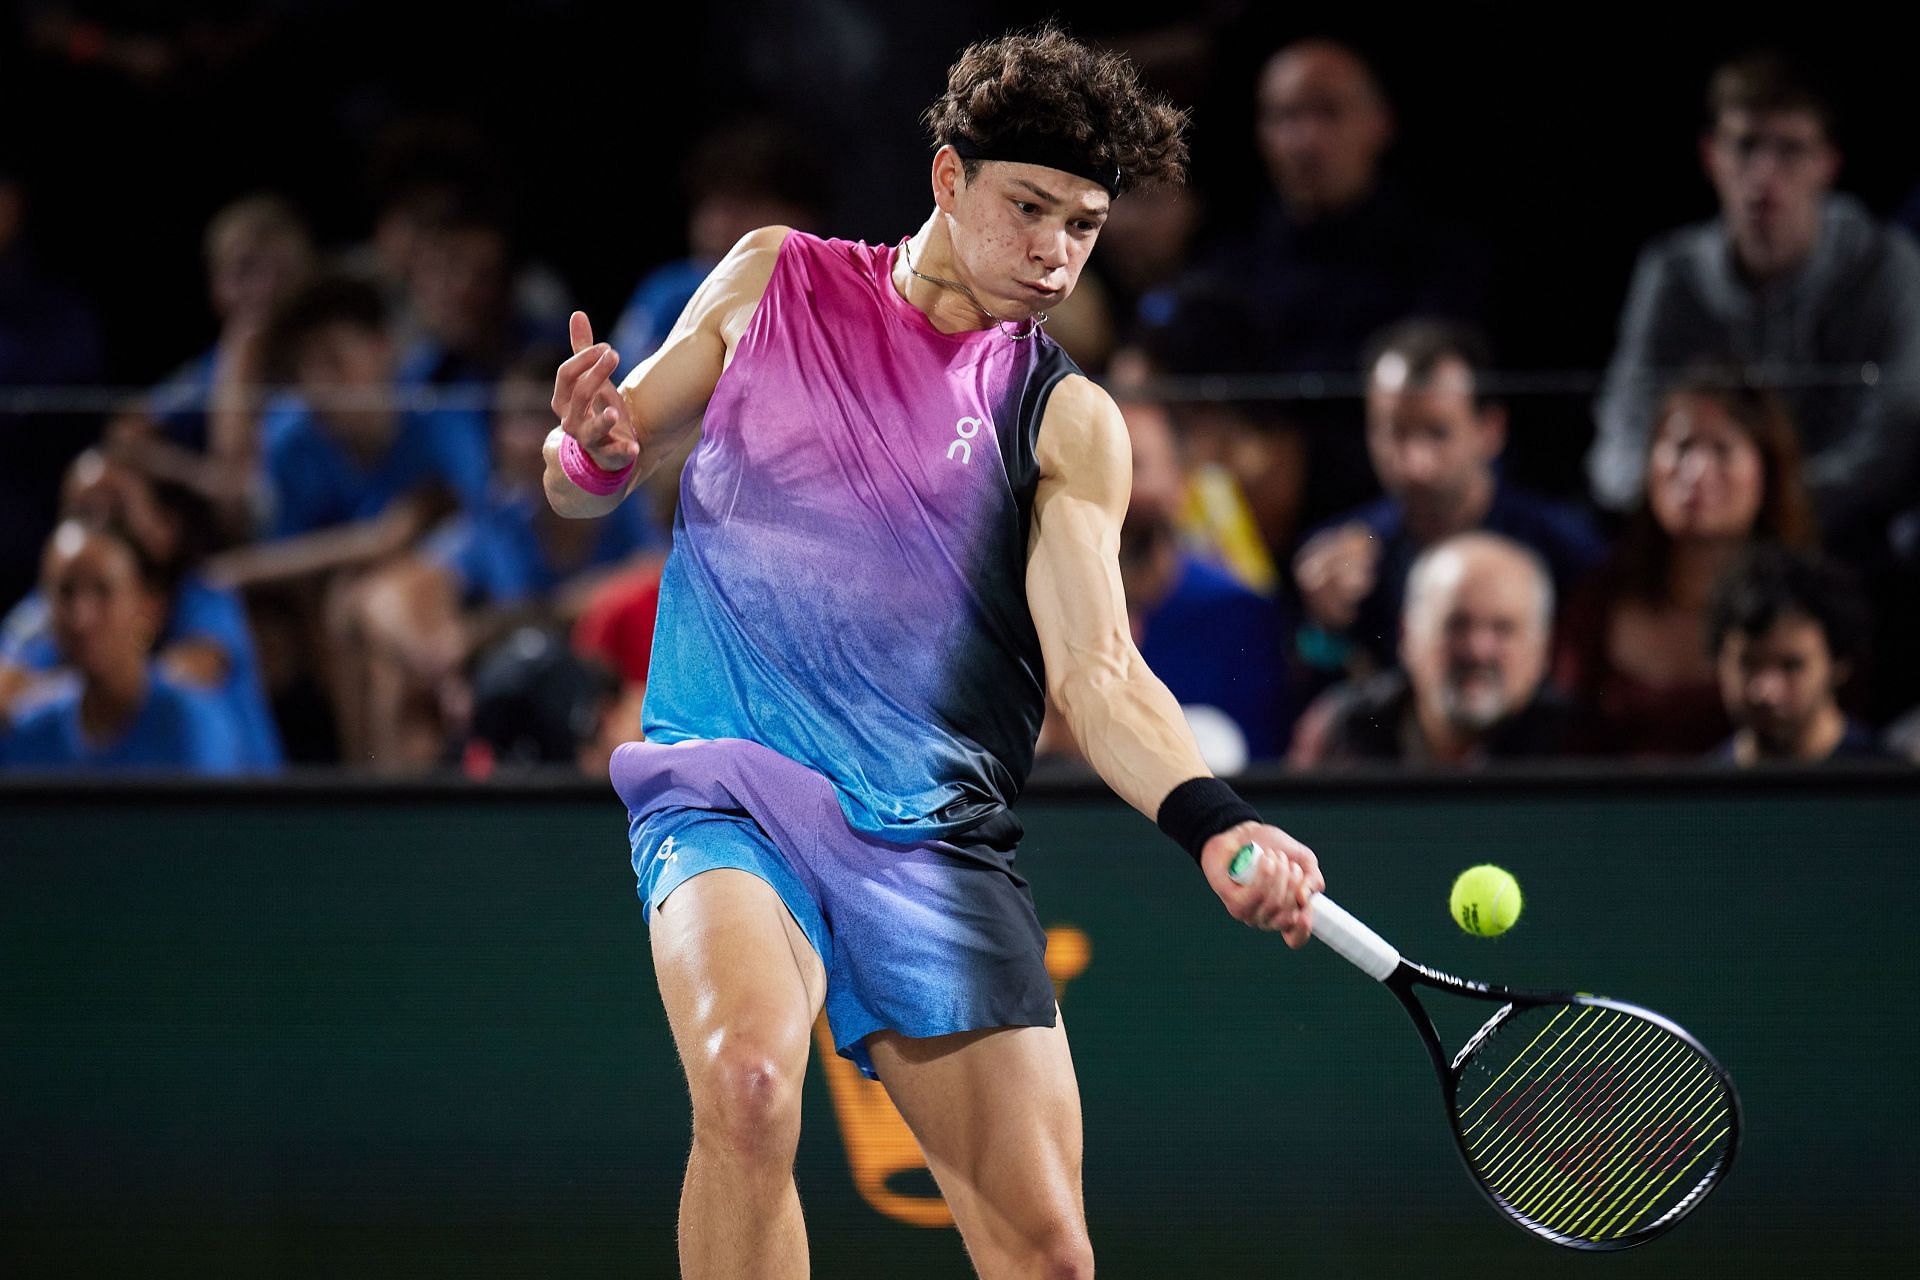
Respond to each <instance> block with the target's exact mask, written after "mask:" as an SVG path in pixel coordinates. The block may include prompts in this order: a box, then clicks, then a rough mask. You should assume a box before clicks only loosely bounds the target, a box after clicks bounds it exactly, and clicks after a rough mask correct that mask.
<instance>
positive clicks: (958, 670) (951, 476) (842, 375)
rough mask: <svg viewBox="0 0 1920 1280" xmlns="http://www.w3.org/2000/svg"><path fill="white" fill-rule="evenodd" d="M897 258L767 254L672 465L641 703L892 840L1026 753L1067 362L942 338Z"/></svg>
mask: <svg viewBox="0 0 1920 1280" xmlns="http://www.w3.org/2000/svg"><path fill="white" fill-rule="evenodd" d="M896 252H897V249H895V248H893V247H889V246H884V245H882V246H873V245H867V244H860V243H853V242H850V241H843V240H820V239H818V238H816V237H813V236H809V235H805V234H802V233H800V232H794V233H792V234H790V235H789V236H788V237H787V240H786V242H785V244H784V245H783V247H782V248H781V250H780V253H779V257H778V260H777V263H776V265H775V267H774V270H773V275H772V278H771V279H770V280H769V281H768V283H767V290H766V294H765V297H764V298H763V299H762V300H761V302H760V305H759V307H758V309H757V310H756V311H755V313H754V315H753V318H752V320H751V321H750V322H749V324H748V326H747V330H746V333H745V334H744V335H743V336H742V338H741V340H740V343H739V346H738V348H737V349H736V351H735V353H734V356H733V360H732V363H731V364H729V365H728V367H727V369H726V371H725V373H723V374H722V375H721V378H720V381H719V384H718V386H717V387H716V388H715V391H714V395H713V399H712V401H711V403H710V404H709V405H708V408H707V411H706V416H705V420H704V424H703V433H702V438H701V440H700V443H699V445H698V446H697V447H696V448H695V450H694V452H693V455H692V457H691V458H690V459H689V460H688V462H687V465H686V469H685V471H684V472H683V474H682V476H681V481H680V504H679V509H678V512H677V514H676V516H675V518H674V533H673V550H672V553H671V554H670V555H669V557H668V560H667V565H666V569H665V571H664V575H663V578H662V582H661V593H660V619H659V626H658V630H657V631H656V633H655V638H654V648H653V658H652V666H651V669H650V672H649V678H648V685H647V697H646V706H645V711H644V717H643V718H644V723H645V728H646V735H647V738H648V740H649V741H652V742H665V743H672V742H682V741H688V740H699V739H716V738H743V739H747V740H749V741H752V742H756V743H759V744H761V745H763V746H765V747H768V748H771V749H772V750H774V751H776V752H778V753H780V754H781V755H783V756H786V757H788V758H789V759H792V760H794V761H797V762H799V763H800V764H803V765H806V766H807V767H808V768H811V769H813V770H815V771H817V772H818V773H820V774H822V775H824V776H825V777H826V778H827V779H828V780H829V781H831V782H832V783H833V784H834V787H835V790H836V791H837V793H838V796H839V799H840V803H841V808H842V810H843V811H844V813H845V815H846V818H847V821H848V823H849V825H851V826H852V827H854V828H855V829H856V830H859V831H862V832H865V833H867V834H869V835H874V836H878V837H881V838H884V839H887V840H890V841H898V842H901V843H910V842H914V841H918V840H924V839H929V838H939V839H946V838H950V837H952V836H956V835H959V834H960V833H962V832H966V831H970V830H976V829H978V828H980V827H981V824H983V823H986V822H987V821H988V820H990V819H993V818H996V817H998V816H1001V815H1004V814H1005V813H1006V810H1007V808H1008V807H1009V806H1010V805H1011V804H1012V803H1013V801H1014V800H1015V799H1016V798H1017V796H1018V795H1019V792H1020V789H1021V787H1022V786H1023V785H1024V783H1025V781H1026V777H1027V774H1028V771H1029V770H1030V769H1031V767H1032V764H1033V747H1034V739H1035V736H1036V735H1037V734H1038V732H1039V727H1040V718H1041V713H1042V710H1043V691H1044V683H1045V682H1044V676H1043V671H1042V665H1041V656H1040V645H1039V640H1038V637H1037V636H1036V634H1035V632H1034V626H1033V618H1032V616H1031V614H1030V613H1029V611H1028V609H1027V601H1026V559H1027V541H1028V530H1029V527H1030V521H1031V518H1032V507H1033V497H1034V490H1035V488H1036V486H1037V483H1038V479H1039V468H1038V465H1037V463H1036V462H1035V459H1034V447H1035V442H1036V440H1037V437H1038V434H1039V429H1040V420H1041V417H1042V415H1043V413H1044V412H1045V409H1046V404H1047V399H1048V397H1049V395H1050V394H1051V392H1052V391H1053V388H1054V387H1055V386H1056V385H1058V383H1059V381H1060V379H1061V378H1063V377H1065V376H1067V375H1069V374H1072V373H1077V372H1079V370H1078V369H1077V368H1076V367H1075V366H1074V364H1073V362H1072V361H1071V360H1070V359H1069V358H1068V357H1067V355H1066V353H1065V352H1064V351H1062V350H1061V349H1060V347H1059V346H1058V344H1056V343H1054V342H1053V341H1052V340H1051V339H1050V338H1048V337H1047V336H1046V335H1045V334H1041V335H1039V336H1036V337H1035V338H1033V339H1031V340H1026V341H1015V340H1012V339H1011V338H1010V337H1009V331H1008V330H1006V329H1002V328H990V329H984V330H975V331H969V332H964V333H955V334H944V333H941V332H940V331H939V330H937V329H935V328H934V327H933V325H932V323H931V322H930V321H929V320H928V319H927V317H926V315H925V314H924V313H923V312H921V311H920V310H919V309H918V308H916V307H914V306H912V305H911V304H910V303H908V302H907V301H906V300H905V299H904V298H902V297H901V296H900V295H899V293H898V292H897V291H896V290H895V289H894V287H893V283H892V280H891V272H892V268H893V261H894V254H895V253H896ZM996 825H997V824H996ZM1016 829H1017V828H1016Z"/></svg>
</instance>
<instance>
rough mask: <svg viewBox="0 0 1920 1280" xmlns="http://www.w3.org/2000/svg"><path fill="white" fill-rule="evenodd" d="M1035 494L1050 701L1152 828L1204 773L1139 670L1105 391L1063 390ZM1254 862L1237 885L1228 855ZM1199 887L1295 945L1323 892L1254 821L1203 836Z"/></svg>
mask: <svg viewBox="0 0 1920 1280" xmlns="http://www.w3.org/2000/svg"><path fill="white" fill-rule="evenodd" d="M1039 462H1040V486H1039V490H1038V492H1037V493H1036V494H1035V495H1034V502H1033V534H1032V541H1031V543H1030V545H1029V547H1028V551H1027V604H1028V608H1029V609H1030V610H1031V612H1032V614H1033V621H1034V626H1035V628H1036V629H1037V630H1038V632H1039V635H1040V649H1041V653H1042V655H1043V656H1044V657H1045V659H1046V664H1047V691H1048V692H1049V693H1050V694H1051V695H1052V696H1053V701H1054V704H1055V705H1056V706H1058V707H1059V708H1060V713H1061V715H1063V716H1064V717H1065V718H1066V721H1067V724H1068V727H1070V728H1071V729H1072V730H1073V736H1074V738H1075V739H1076V740H1077V741H1078V742H1079V743H1080V747H1081V750H1082V751H1083V752H1084V753H1085V754H1086V757H1087V760H1088V762H1089V763H1091V764H1092V765H1093V767H1094V768H1095V769H1096V770H1097V771H1098V772H1099V774H1100V776H1101V777H1102V778H1104V779H1105V780H1106V782H1107V785H1108V786H1110V787H1112V788H1113V789H1114V790H1115V791H1116V792H1118V793H1119V795H1120V797H1121V798H1122V799H1123V800H1125V801H1126V802H1127V803H1128V804H1130V805H1132V806H1133V807H1134V808H1136V809H1138V810H1139V811H1140V812H1141V813H1144V814H1145V815H1147V817H1148V818H1150V819H1155V820H1157V819H1158V818H1159V816H1160V812H1161V807H1162V804H1163V802H1164V801H1166V799H1167V797H1168V795H1169V794H1170V793H1171V792H1172V791H1173V790H1174V789H1175V788H1176V787H1179V786H1180V785H1181V784H1182V783H1185V782H1189V781H1191V780H1193V779H1196V778H1205V777H1207V776H1208V774H1209V770H1208V769H1207V766H1206V763H1205V761H1203V760H1202V759H1201V757H1200V749H1199V747H1198V746H1197V745H1195V743H1194V741H1193V734H1192V733H1191V732H1190V731H1189V730H1188V729H1187V722H1186V717H1185V716H1183V715H1182V714H1181V712H1180V706H1179V704H1178V703H1177V702H1175V701H1174V698H1173V695H1172V694H1171V693H1168V692H1167V687H1166V686H1165V685H1164V684H1161V683H1160V680H1159V678H1158V677H1156V676H1155V675H1154V674H1153V672H1151V671H1149V670H1148V669H1147V664H1146V662H1145V661H1143V660H1142V659H1141V657H1140V651H1139V650H1138V649H1137V648H1135V647H1134V643H1133V635H1132V632H1131V630H1130V629H1129V627H1128V625H1127V606H1126V599H1125V597H1124V595H1123V593H1122V590H1121V586H1120V563H1119V551H1120V522H1121V520H1122V519H1123V518H1124V517H1125V515H1126V511H1127V498H1128V494H1129V492H1130V491H1131V488H1132V471H1133V462H1132V455H1131V449H1130V447H1129V442H1128V439H1127V427H1126V423H1125V421H1124V420H1123V419H1122V418H1121V416H1120V410H1119V409H1118V408H1117V407H1116V406H1115V405H1114V403H1113V401H1112V399H1110V398H1109V397H1108V395H1107V393H1106V392H1104V391H1102V390H1100V389H1099V388H1098V387H1096V386H1094V385H1093V384H1092V383H1091V382H1088V381H1087V380H1086V379H1085V378H1077V377H1076V378H1069V379H1067V380H1066V381H1064V382H1062V383H1061V384H1060V386H1059V387H1058V388H1056V389H1055V391H1054V393H1053V398H1052V400H1051V401H1050V402H1049V403H1048V406H1047V414H1046V419H1045V421H1044V422H1043V423H1042V425H1041V428H1040V442H1039ZM1245 844H1251V845H1253V846H1255V847H1256V848H1258V849H1260V850H1263V852H1262V853H1261V854H1260V855H1259V857H1258V858H1257V861H1256V867H1257V870H1256V871H1255V872H1254V874H1253V877H1252V879H1251V880H1249V881H1248V882H1246V883H1239V882H1236V881H1234V880H1233V879H1231V878H1230V877H1229V875H1228V874H1227V868H1228V865H1229V863H1230V862H1231V860H1232V858H1233V856H1234V854H1235V851H1236V850H1238V849H1239V848H1240V847H1241V846H1242V845H1245ZM1197 856H1198V858H1199V861H1200V869H1201V871H1202V873H1203V874H1205V876H1206V878H1207V884H1208V886H1209V887H1211V888H1212V889H1213V891H1214V892H1215V893H1216V894H1218V895H1219V897H1220V900H1221V902H1222V903H1223V904H1225V906H1226V908H1227V911H1228V912H1229V913H1230V914H1231V915H1232V916H1233V917H1234V918H1235V919H1236V920H1240V921H1242V922H1243V923H1246V924H1250V925H1253V926H1255V927H1256V928H1261V929H1277V930H1279V931H1280V933H1281V934H1282V935H1283V936H1284V937H1285V938H1286V940H1287V943H1288V945H1290V946H1295V947H1298V946H1304V945H1305V944H1306V940H1307V936H1308V931H1309V930H1310V929H1311V927H1312V924H1311V907H1310V901H1311V898H1312V895H1313V893H1314V892H1316V891H1317V890H1320V889H1323V888H1325V886H1326V881H1325V879H1324V878H1323V877H1322V876H1321V874H1320V866H1319V861H1318V860H1317V859H1316V858H1315V857H1314V854H1313V851H1312V850H1311V849H1309V848H1307V846H1305V845H1304V844H1301V843H1300V842H1299V841H1298V840H1296V839H1294V838H1293V837H1292V836H1290V835H1288V834H1287V833H1286V832H1284V831H1282V830H1280V829H1279V828H1278V827H1274V826H1269V825H1268V824H1266V823H1264V822H1260V821H1258V820H1248V821H1241V822H1237V823H1235V824H1234V825H1232V826H1230V827H1228V828H1226V829H1225V830H1222V831H1218V832H1215V833H1213V834H1212V836H1211V838H1209V839H1206V841H1205V844H1204V846H1203V847H1202V848H1200V850H1199V851H1198V854H1197Z"/></svg>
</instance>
